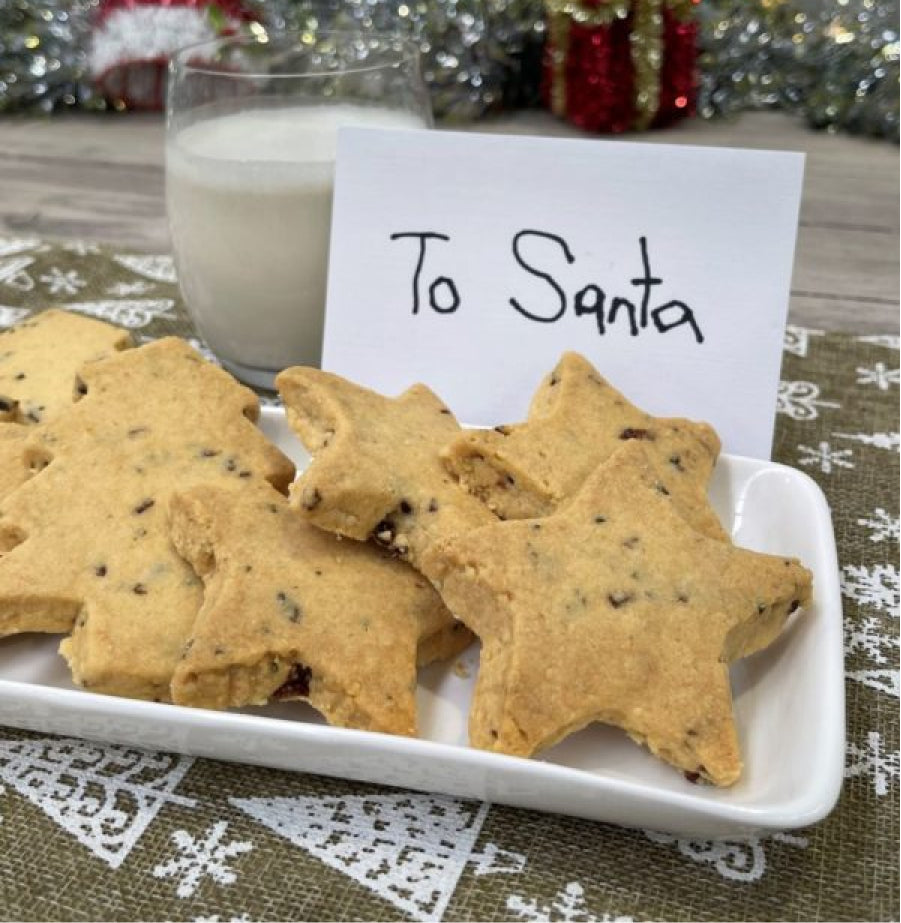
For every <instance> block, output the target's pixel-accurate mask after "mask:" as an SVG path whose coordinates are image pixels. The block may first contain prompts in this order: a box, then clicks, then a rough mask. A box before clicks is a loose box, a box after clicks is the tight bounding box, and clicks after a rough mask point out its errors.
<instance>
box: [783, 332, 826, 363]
mask: <svg viewBox="0 0 901 923" xmlns="http://www.w3.org/2000/svg"><path fill="white" fill-rule="evenodd" d="M823 335H824V331H822V330H814V329H812V328H811V327H798V326H797V325H795V324H786V325H785V338H784V340H783V343H782V349H783V350H784V351H785V352H787V353H791V354H792V355H793V356H800V357H801V358H802V359H804V358H805V357H806V356H807V349H808V347H809V345H810V338H811V337H821V336H823Z"/></svg>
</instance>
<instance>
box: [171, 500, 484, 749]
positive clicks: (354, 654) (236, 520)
mask: <svg viewBox="0 0 901 923" xmlns="http://www.w3.org/2000/svg"><path fill="white" fill-rule="evenodd" d="M169 520H170V534H171V536H172V539H173V541H174V543H175V547H176V548H177V549H178V551H179V552H180V553H181V554H182V556H183V557H185V558H186V559H187V560H188V561H189V562H190V563H191V565H192V567H193V568H194V570H195V571H196V572H197V574H198V575H199V576H201V577H202V578H203V580H204V583H205V585H206V590H205V594H204V604H203V608H202V609H201V610H200V614H199V615H198V616H197V619H196V621H195V623H194V627H193V630H192V632H191V638H190V640H189V642H188V646H187V650H186V653H185V656H184V659H183V660H181V662H180V663H179V664H178V666H177V668H176V670H175V673H174V675H173V679H172V699H173V701H174V702H176V703H177V704H180V705H195V706H203V707H207V708H228V707H233V706H243V705H248V704H250V705H261V704H264V703H265V702H267V701H269V700H270V699H272V698H278V699H283V698H290V699H307V700H308V701H309V702H310V703H311V704H312V705H313V707H314V708H316V709H317V710H319V711H320V712H322V713H323V714H324V715H325V716H326V718H327V719H328V720H329V722H331V723H332V724H336V725H340V726H343V727H354V728H361V729H364V730H372V731H384V732H387V733H392V734H405V735H413V734H415V733H416V703H415V692H416V666H417V652H418V653H419V662H420V663H424V662H428V661H430V660H434V659H438V658H444V657H449V656H452V655H453V654H456V653H459V652H460V651H461V650H463V648H464V647H466V646H467V645H468V644H469V643H470V642H471V641H472V635H471V634H470V632H469V631H468V630H467V629H466V628H465V627H464V626H463V624H462V623H461V622H458V621H457V620H456V619H455V618H454V617H453V616H452V615H451V614H450V613H449V612H448V611H447V609H446V608H445V606H444V604H443V603H442V602H441V598H440V597H439V596H438V594H437V593H436V592H435V590H434V589H433V588H432V587H431V585H430V584H429V583H428V581H427V580H426V579H425V578H424V577H422V576H421V575H420V574H418V573H416V571H414V570H413V568H411V567H410V566H409V565H407V564H405V563H404V562H402V561H401V560H399V559H398V558H397V557H396V556H394V555H391V554H390V553H389V552H387V551H385V550H383V549H380V548H377V547H376V546H374V545H372V544H369V543H363V542H355V541H349V540H347V539H341V538H339V537H337V536H335V535H331V534H329V533H328V532H324V531H322V530H321V529H317V528H316V527H315V526H312V525H310V524H309V523H307V522H304V521H303V520H302V519H301V518H300V517H299V516H296V515H295V514H294V513H293V512H292V511H291V510H290V509H289V508H288V504H287V501H286V500H285V499H284V497H282V496H281V495H280V494H279V493H277V492H276V491H274V490H272V489H271V488H269V487H267V486H266V485H259V486H258V487H256V488H255V489H253V490H243V491H236V490H234V489H233V488H232V489H230V488H227V487H223V486H215V487H214V486H210V485H204V486H199V487H195V488H192V489H191V490H188V491H185V492H184V493H177V494H175V495H174V496H173V497H172V499H171V501H170V506H169Z"/></svg>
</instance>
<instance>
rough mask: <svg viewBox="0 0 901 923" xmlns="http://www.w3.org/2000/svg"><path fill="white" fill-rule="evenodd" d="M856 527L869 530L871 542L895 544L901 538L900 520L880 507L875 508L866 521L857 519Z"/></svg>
mask: <svg viewBox="0 0 901 923" xmlns="http://www.w3.org/2000/svg"><path fill="white" fill-rule="evenodd" d="M857 525H859V526H865V527H866V528H867V529H869V531H870V541H871V542H886V541H888V542H897V541H898V540H899V538H901V520H899V519H898V517H897V516H892V515H890V514H889V513H888V512H887V511H886V510H884V509H882V507H881V506H878V507H876V509H875V510H873V512H872V513H871V514H870V517H869V518H868V519H867V518H865V519H858V520H857Z"/></svg>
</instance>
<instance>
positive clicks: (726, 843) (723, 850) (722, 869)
mask: <svg viewBox="0 0 901 923" xmlns="http://www.w3.org/2000/svg"><path fill="white" fill-rule="evenodd" d="M644 835H645V836H646V837H647V838H648V839H649V840H651V841H652V842H653V843H659V844H661V845H666V846H675V847H676V848H677V849H678V850H679V852H680V853H681V854H682V855H683V856H685V857H686V858H687V859H691V860H692V862H700V863H704V864H707V865H712V866H713V867H714V869H716V871H717V872H718V873H719V874H720V876H721V877H723V878H725V879H727V880H729V881H744V882H748V881H757V880H758V879H760V878H762V877H763V875H764V873H765V872H766V850H765V848H764V842H765V841H764V840H763V839H761V837H758V836H754V837H749V838H748V839H747V840H746V841H741V840H739V841H732V840H692V839H681V838H679V837H677V836H674V835H673V834H670V833H659V832H657V831H656V830H645V831H644ZM772 839H773V840H775V841H777V842H780V843H785V844H787V845H789V846H797V847H798V848H799V849H806V848H807V844H808V841H807V839H806V837H801V836H795V835H794V834H791V833H775V834H773V837H772Z"/></svg>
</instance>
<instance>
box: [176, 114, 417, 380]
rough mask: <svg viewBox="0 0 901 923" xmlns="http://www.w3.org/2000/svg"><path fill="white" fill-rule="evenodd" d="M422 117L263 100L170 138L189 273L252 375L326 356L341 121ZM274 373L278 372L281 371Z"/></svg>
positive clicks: (211, 320) (232, 352) (230, 356)
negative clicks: (262, 104)
mask: <svg viewBox="0 0 901 923" xmlns="http://www.w3.org/2000/svg"><path fill="white" fill-rule="evenodd" d="M348 124H353V125H363V126H370V125H371V126H375V127H379V128H421V127H423V126H424V123H423V122H422V121H421V120H420V119H419V118H418V117H416V116H415V115H412V114H410V113H406V112H402V111H398V110H390V109H377V108H370V107H363V106H354V105H350V104H339V105H333V106H322V105H311V106H305V107H304V106H298V107H291V108H282V109H256V110H248V111H245V112H240V113H237V114H234V115H224V116H219V117H215V118H210V119H207V120H205V121H200V122H196V123H195V124H193V125H191V126H189V127H188V128H185V129H183V130H182V131H180V132H179V133H178V134H176V135H175V137H174V138H170V140H169V142H168V145H167V151H166V195H167V202H168V212H169V223H170V229H171V232H172V242H173V246H174V250H175V257H176V262H177V265H178V275H179V281H180V283H181V287H182V293H183V295H184V297H185V300H186V302H187V304H188V308H189V310H190V311H191V314H192V316H193V318H194V320H195V322H196V323H197V326H198V328H199V329H200V332H201V334H202V335H203V336H204V338H205V339H206V340H207V342H208V343H209V345H210V346H211V347H212V349H213V351H214V352H215V353H216V354H217V355H218V356H219V357H220V358H221V359H222V360H223V361H224V362H225V363H226V364H227V365H231V366H233V367H234V366H238V367H239V368H237V369H235V370H236V371H242V368H243V371H244V372H245V377H247V378H248V380H253V381H254V383H260V384H265V383H266V380H265V379H266V377H267V376H265V375H256V376H254V375H252V374H246V373H247V370H248V369H251V370H252V369H257V370H269V371H273V370H275V371H277V370H279V369H283V368H285V367H287V366H289V365H318V364H319V360H320V352H321V347H322V327H323V313H324V310H325V280H326V269H327V262H328V241H329V230H330V222H331V211H332V188H333V183H334V166H335V148H336V144H337V132H338V127H339V126H341V125H348ZM269 383H271V376H269Z"/></svg>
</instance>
